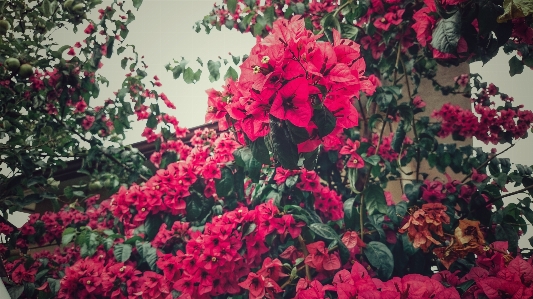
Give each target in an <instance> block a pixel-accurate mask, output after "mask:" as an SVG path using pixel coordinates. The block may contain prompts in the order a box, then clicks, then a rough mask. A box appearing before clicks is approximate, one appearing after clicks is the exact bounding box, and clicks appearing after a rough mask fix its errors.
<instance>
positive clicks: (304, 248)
mask: <svg viewBox="0 0 533 299" xmlns="http://www.w3.org/2000/svg"><path fill="white" fill-rule="evenodd" d="M298 242H300V247H301V248H302V251H303V253H304V264H305V258H306V257H307V256H308V255H309V251H307V246H306V245H305V241H304V238H302V236H298ZM305 277H306V278H307V280H309V281H311V270H310V269H309V265H307V264H305Z"/></svg>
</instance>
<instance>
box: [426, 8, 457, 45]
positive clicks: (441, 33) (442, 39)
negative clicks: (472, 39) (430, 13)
mask: <svg viewBox="0 0 533 299" xmlns="http://www.w3.org/2000/svg"><path fill="white" fill-rule="evenodd" d="M432 36H433V37H432V40H431V45H432V46H433V47H434V48H435V49H437V50H439V51H441V52H443V53H451V54H454V53H456V52H457V44H458V43H459V38H460V37H461V13H460V12H459V11H457V12H456V13H455V14H453V15H452V16H451V17H450V18H448V19H440V20H439V21H438V22H437V26H436V27H435V30H434V31H433V34H432Z"/></svg>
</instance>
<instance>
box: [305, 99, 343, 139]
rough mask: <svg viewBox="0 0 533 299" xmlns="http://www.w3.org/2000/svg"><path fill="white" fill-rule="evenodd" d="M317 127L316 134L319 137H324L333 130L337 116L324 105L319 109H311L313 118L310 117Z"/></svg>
mask: <svg viewBox="0 0 533 299" xmlns="http://www.w3.org/2000/svg"><path fill="white" fill-rule="evenodd" d="M311 120H312V121H313V122H314V123H315V124H316V126H317V128H318V135H319V136H320V137H325V136H327V135H328V134H329V133H331V132H333V129H335V125H336V123H337V118H336V117H335V115H333V113H331V111H329V110H328V108H326V107H325V106H322V108H320V109H315V110H314V111H313V118H312V119H311Z"/></svg>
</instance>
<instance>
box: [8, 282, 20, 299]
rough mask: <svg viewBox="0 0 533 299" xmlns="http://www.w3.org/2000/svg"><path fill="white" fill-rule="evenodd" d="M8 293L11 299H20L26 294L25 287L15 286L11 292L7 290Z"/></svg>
mask: <svg viewBox="0 0 533 299" xmlns="http://www.w3.org/2000/svg"><path fill="white" fill-rule="evenodd" d="M7 292H8V293H9V297H11V299H18V298H19V297H20V296H21V295H22V293H23V292H24V286H23V285H19V286H18V285H15V286H14V287H12V288H10V289H9V290H7ZM4 294H5V293H4ZM6 299H7V298H6Z"/></svg>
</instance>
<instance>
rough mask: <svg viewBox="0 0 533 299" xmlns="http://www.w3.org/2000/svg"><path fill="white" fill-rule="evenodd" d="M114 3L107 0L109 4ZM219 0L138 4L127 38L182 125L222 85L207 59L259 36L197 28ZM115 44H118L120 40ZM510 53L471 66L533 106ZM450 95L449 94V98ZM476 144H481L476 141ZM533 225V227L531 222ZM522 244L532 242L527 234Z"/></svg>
mask: <svg viewBox="0 0 533 299" xmlns="http://www.w3.org/2000/svg"><path fill="white" fill-rule="evenodd" d="M106 3H111V2H110V1H108V0H105V1H104V4H106ZM213 3H214V0H144V3H143V4H142V6H141V8H140V10H139V11H135V10H133V12H134V14H135V17H136V20H135V21H133V22H132V23H131V24H130V25H129V30H130V33H129V35H128V37H127V39H126V44H133V45H135V46H136V49H137V51H138V53H139V54H140V55H145V61H146V63H147V64H148V65H149V68H148V69H147V72H148V75H149V77H150V78H151V77H153V76H154V75H157V76H158V77H159V78H160V81H161V83H162V84H163V86H162V87H159V88H158V89H157V91H158V92H164V93H165V94H166V95H167V96H168V97H169V99H170V100H171V101H173V102H174V104H175V105H176V107H177V109H176V110H173V111H171V112H170V110H167V112H169V113H171V114H172V115H174V116H176V118H177V119H178V120H179V121H180V125H181V126H185V127H192V126H197V125H200V124H202V123H204V115H205V111H206V108H207V97H206V94H205V90H206V89H209V88H212V87H214V88H220V86H221V85H222V84H223V80H222V79H220V80H219V81H217V82H214V83H210V82H209V80H208V76H209V74H208V72H207V68H206V67H205V65H206V64H207V61H208V60H210V59H212V60H216V59H217V57H218V56H221V57H222V58H226V59H228V61H230V63H229V64H228V66H230V65H231V66H233V67H234V68H235V69H237V70H238V68H237V67H235V65H233V63H232V62H231V56H229V55H228V52H231V53H232V54H234V55H239V56H242V55H243V54H248V53H249V51H250V49H251V47H252V46H253V45H254V44H255V39H254V38H253V37H252V36H251V34H249V33H248V34H240V33H239V32H237V31H229V30H227V29H226V28H222V31H220V32H219V31H217V30H213V31H211V33H210V34H209V35H207V34H206V33H205V32H204V31H203V30H202V32H200V33H196V32H195V31H194V30H193V25H194V23H195V22H196V21H198V20H201V19H202V18H203V16H204V15H206V14H207V13H209V11H210V10H211V9H212V7H213ZM85 26H86V24H84V25H82V26H80V30H79V31H78V33H77V34H74V33H73V32H70V31H68V30H66V29H62V30H58V31H56V32H55V34H54V38H55V41H56V42H57V43H59V44H60V45H64V44H69V45H73V44H74V43H75V42H77V41H81V40H82V39H83V38H84V37H85V34H84V33H83V29H84V28H85ZM115 47H118V45H117V44H115ZM126 53H129V52H128V51H126V52H125V53H123V54H122V55H120V56H116V55H114V56H113V58H112V59H110V60H108V59H104V60H103V61H102V62H103V63H104V67H103V69H102V70H101V74H102V75H103V76H105V77H106V78H107V79H108V80H109V81H110V82H111V83H110V86H109V88H106V87H105V86H102V87H101V89H102V90H101V93H100V99H99V100H100V101H103V100H105V99H107V98H108V97H110V96H111V95H112V92H113V91H116V90H117V89H119V88H120V84H121V83H122V80H123V78H124V75H125V74H126V71H125V70H122V68H121V67H120V59H121V58H122V57H124V55H125V54H126ZM181 57H185V59H187V60H189V61H190V62H189V66H191V67H192V68H193V69H196V68H198V67H200V65H199V64H198V63H197V62H196V58H197V57H200V58H201V59H202V60H203V62H204V68H203V74H202V78H201V80H200V82H199V83H197V84H186V83H184V82H183V79H182V78H179V79H178V80H174V79H173V78H172V73H171V72H167V71H166V70H165V68H164V66H165V65H166V64H167V63H169V62H172V61H173V59H176V60H181ZM510 57H511V56H507V55H505V54H503V53H500V55H498V56H497V57H496V58H495V59H493V60H492V61H490V62H489V63H488V64H487V65H485V66H483V67H482V64H481V63H474V64H471V72H472V73H479V74H481V75H482V76H483V79H484V80H486V81H488V82H489V83H490V82H493V83H494V84H496V86H498V87H500V89H501V91H502V92H504V93H507V94H509V95H510V96H513V97H514V98H515V101H516V102H518V103H523V104H524V105H525V107H526V108H529V109H533V105H532V104H531V101H530V100H529V99H530V98H531V90H532V87H533V80H532V79H531V78H533V76H532V75H533V71H531V70H530V69H526V70H525V71H524V73H523V74H521V75H517V76H515V77H513V78H510V77H509V74H508V70H509V66H508V64H507V61H508V60H509V59H510ZM225 71H226V68H224V67H222V68H221V77H223V75H224V73H225ZM444 99H445V98H444ZM143 128H144V123H137V124H134V130H133V131H132V132H130V133H129V134H128V135H127V137H126V140H125V143H126V144H129V143H135V142H138V141H142V140H143V138H142V137H141V132H142V130H143ZM474 145H475V146H481V145H482V144H479V143H475V144H474ZM484 147H485V148H486V149H490V148H492V147H497V148H498V149H499V150H502V149H504V148H506V146H493V145H488V146H484ZM531 148H533V137H532V138H529V140H528V139H526V140H522V141H520V142H519V143H518V145H517V146H516V147H515V148H513V149H512V150H510V151H509V152H507V154H506V157H512V161H513V162H514V163H520V164H527V165H531V164H533V163H532V161H533V160H532V159H531V153H530V150H531ZM10 220H11V221H13V222H14V224H15V225H18V226H20V225H22V224H23V223H24V222H25V221H26V217H23V216H14V217H10ZM531 229H532V230H533V228H531ZM523 240H525V243H523V246H524V245H525V244H527V239H525V238H524V239H523Z"/></svg>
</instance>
